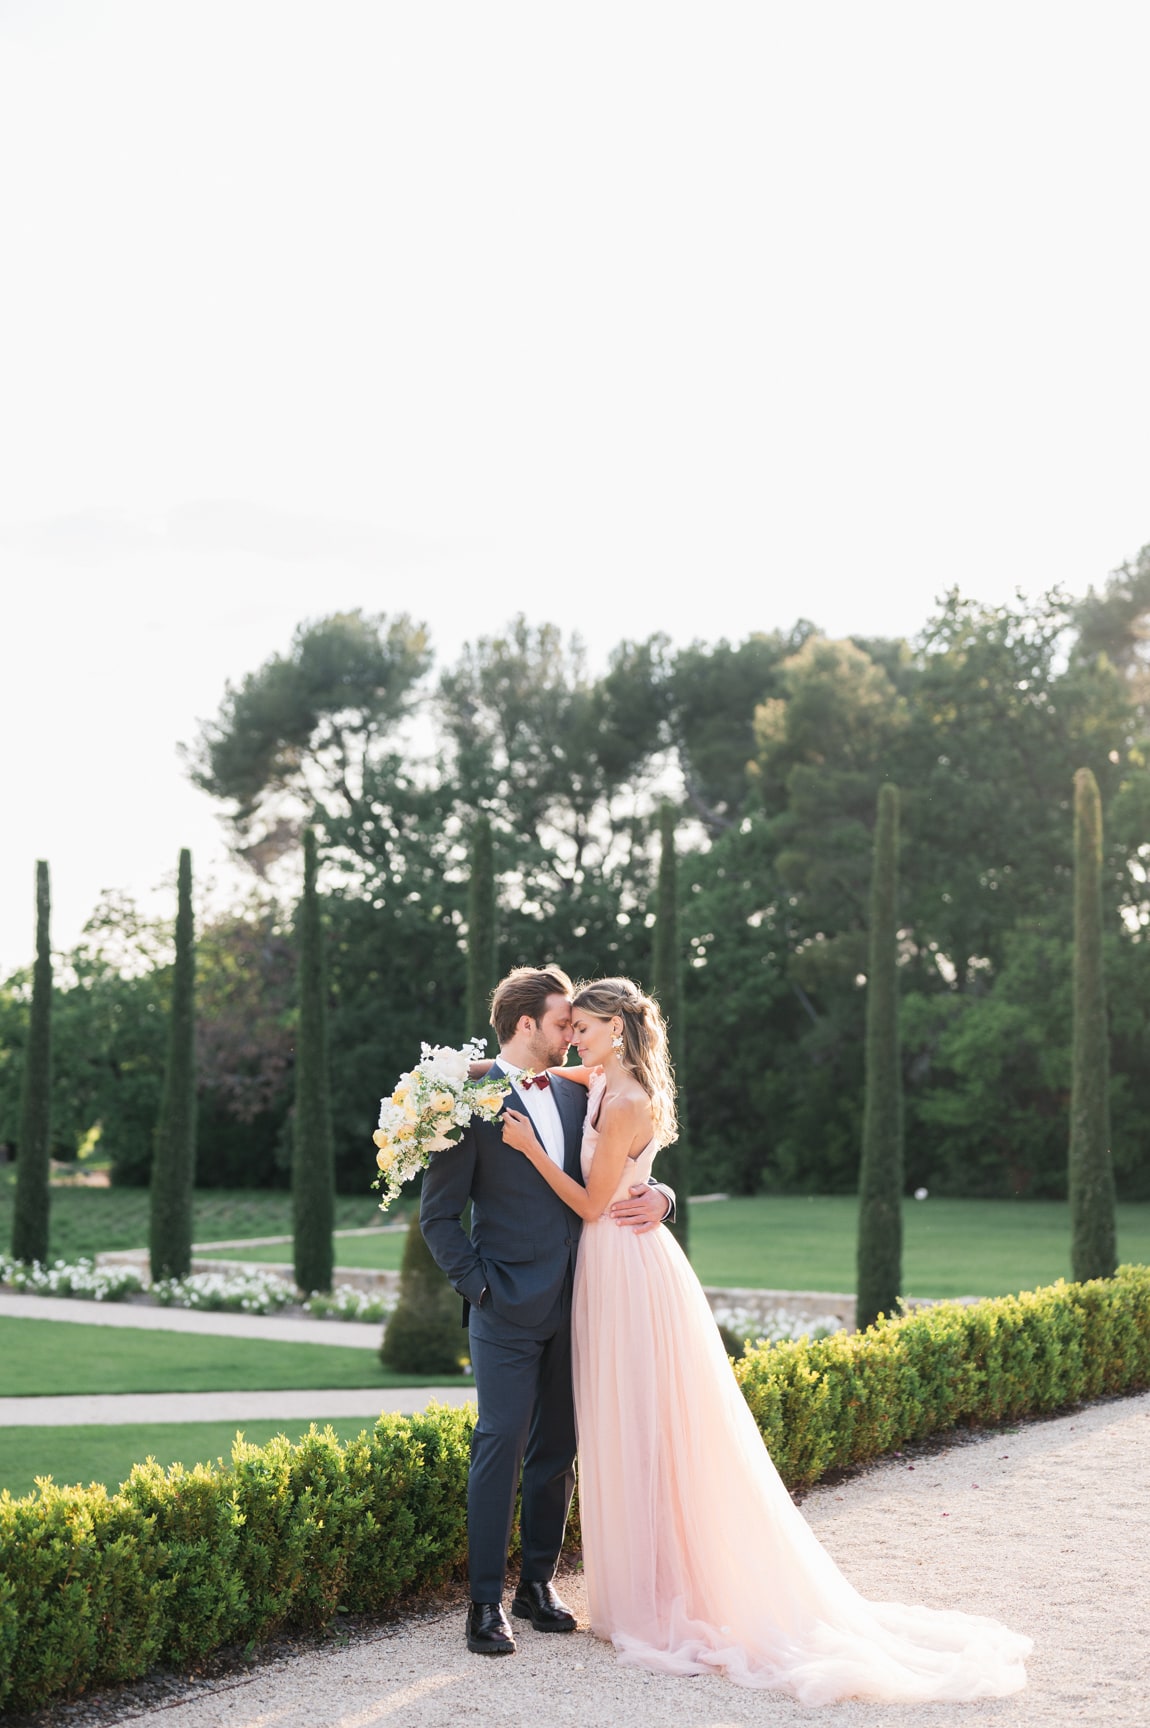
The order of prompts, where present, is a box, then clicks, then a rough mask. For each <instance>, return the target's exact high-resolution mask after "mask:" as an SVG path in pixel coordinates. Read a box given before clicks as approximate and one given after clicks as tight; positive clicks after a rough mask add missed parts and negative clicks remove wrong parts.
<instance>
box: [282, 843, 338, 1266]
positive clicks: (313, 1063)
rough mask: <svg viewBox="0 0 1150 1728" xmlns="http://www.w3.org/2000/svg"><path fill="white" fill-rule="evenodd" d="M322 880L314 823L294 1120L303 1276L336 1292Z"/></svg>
mask: <svg viewBox="0 0 1150 1728" xmlns="http://www.w3.org/2000/svg"><path fill="white" fill-rule="evenodd" d="M315 879H316V843H315V830H314V829H313V828H308V829H307V830H306V831H305V833H304V844H303V898H302V900H301V901H300V906H299V916H298V918H297V920H296V943H297V947H298V955H299V1025H298V1030H297V1034H296V1051H295V1117H294V1121H293V1124H292V1217H293V1221H294V1230H295V1281H296V1283H297V1285H298V1286H299V1288H300V1289H301V1290H307V1291H312V1290H330V1289H331V1274H332V1267H333V1264H334V1258H335V1256H334V1245H333V1240H332V1231H333V1229H334V1227H335V1156H334V1152H333V1148H332V1132H331V1097H330V1092H329V1083H328V1066H327V1001H326V984H325V967H324V956H323V922H322V919H321V917H320V909H319V895H318V894H317V892H316V880H315Z"/></svg>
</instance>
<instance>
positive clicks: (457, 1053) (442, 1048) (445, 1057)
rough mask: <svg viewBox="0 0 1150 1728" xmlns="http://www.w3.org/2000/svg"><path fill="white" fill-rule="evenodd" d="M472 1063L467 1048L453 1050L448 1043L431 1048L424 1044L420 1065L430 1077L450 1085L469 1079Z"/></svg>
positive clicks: (457, 1084) (456, 1084) (459, 1083)
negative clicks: (468, 1074) (468, 1073)
mask: <svg viewBox="0 0 1150 1728" xmlns="http://www.w3.org/2000/svg"><path fill="white" fill-rule="evenodd" d="M470 1063H471V1057H470V1055H469V1054H468V1052H467V1051H466V1050H452V1049H451V1048H450V1046H449V1045H446V1044H439V1045H436V1046H434V1047H433V1048H430V1049H429V1048H428V1046H427V1045H424V1055H423V1060H422V1061H421V1062H420V1067H421V1068H422V1069H423V1072H424V1073H425V1074H426V1075H427V1076H428V1077H429V1078H434V1079H436V1080H443V1081H446V1083H447V1084H448V1085H449V1086H459V1085H461V1084H462V1083H463V1081H464V1080H466V1079H467V1070H468V1067H469V1066H470Z"/></svg>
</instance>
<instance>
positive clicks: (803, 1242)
mask: <svg viewBox="0 0 1150 1728" xmlns="http://www.w3.org/2000/svg"><path fill="white" fill-rule="evenodd" d="M903 1210H904V1222H905V1240H904V1257H903V1263H904V1268H905V1273H906V1280H905V1288H906V1294H907V1295H908V1296H1003V1295H1006V1294H1008V1293H1009V1292H1010V1291H1013V1290H1026V1289H1033V1287H1034V1286H1035V1285H1036V1284H1051V1283H1053V1281H1054V1280H1055V1279H1056V1278H1068V1277H1069V1276H1070V1216H1069V1210H1068V1208H1067V1206H1066V1205H1065V1204H1064V1203H1063V1202H1060V1201H1054V1200H935V1199H927V1200H924V1201H916V1200H908V1201H906V1202H905V1205H904V1209H903ZM857 1217H858V1202H857V1201H856V1200H855V1199H854V1197H853V1196H842V1197H838V1196H828V1195H818V1196H815V1197H814V1198H812V1199H806V1198H804V1197H801V1196H795V1195H785V1196H769V1195H768V1196H763V1197H760V1198H755V1199H750V1200H716V1201H708V1202H707V1203H706V1204H705V1205H702V1206H692V1208H691V1259H692V1262H693V1264H694V1268H695V1271H696V1272H697V1273H698V1275H699V1277H700V1279H701V1280H702V1282H703V1283H704V1284H708V1285H717V1286H719V1287H723V1286H730V1285H736V1286H738V1285H743V1286H747V1287H750V1288H756V1287H757V1288H767V1289H774V1290H837V1291H852V1290H853V1289H854V1287H855V1228H856V1220H857ZM403 1242H404V1238H403V1236H402V1234H399V1233H396V1234H395V1235H391V1234H388V1235H379V1236H374V1235H373V1236H344V1237H341V1238H339V1239H338V1240H337V1241H336V1246H335V1258H336V1265H337V1266H363V1267H371V1268H377V1269H378V1268H389V1269H394V1268H396V1267H398V1265H399V1263H400V1258H401V1256H402V1253H403ZM1118 1247H1119V1253H1120V1257H1121V1258H1122V1259H1123V1260H1136V1261H1147V1260H1150V1205H1145V1204H1141V1205H1126V1206H1119V1208H1118ZM230 1253H231V1255H232V1257H234V1258H235V1259H245V1258H250V1259H253V1260H255V1259H259V1260H261V1261H263V1262H265V1263H266V1262H269V1261H270V1262H276V1261H282V1260H283V1259H284V1251H283V1249H282V1248H274V1247H273V1248H257V1249H248V1250H246V1251H245V1250H243V1249H235V1250H231V1251H230ZM221 1257H222V1256H221Z"/></svg>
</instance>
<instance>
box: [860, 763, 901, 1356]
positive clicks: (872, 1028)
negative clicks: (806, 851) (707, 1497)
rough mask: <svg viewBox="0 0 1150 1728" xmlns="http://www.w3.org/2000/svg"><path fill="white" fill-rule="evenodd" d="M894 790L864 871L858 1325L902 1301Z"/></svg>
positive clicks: (882, 792)
mask: <svg viewBox="0 0 1150 1728" xmlns="http://www.w3.org/2000/svg"><path fill="white" fill-rule="evenodd" d="M898 802H899V800H898V788H897V786H892V785H891V784H890V783H889V781H888V783H887V784H886V785H885V786H880V788H879V794H878V815H877V819H876V821H875V831H874V867H873V869H872V872H871V892H870V934H869V941H868V958H867V983H866V1088H865V1091H864V1094H863V1132H862V1158H861V1161H860V1164H859V1226H858V1286H857V1287H858V1300H857V1304H856V1308H857V1313H858V1323H859V1325H860V1326H869V1325H871V1323H872V1322H873V1321H875V1320H877V1319H878V1318H879V1316H880V1314H893V1313H894V1312H895V1311H896V1309H897V1306H898V1299H899V1297H900V1296H901V1294H902V1184H903V1155H902V1063H901V1060H900V1057H899V1047H898Z"/></svg>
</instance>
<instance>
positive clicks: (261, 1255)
mask: <svg viewBox="0 0 1150 1728" xmlns="http://www.w3.org/2000/svg"><path fill="white" fill-rule="evenodd" d="M406 1240H407V1237H406V1235H405V1234H404V1233H403V1231H401V1230H396V1231H394V1232H393V1231H390V1230H389V1231H387V1232H386V1233H384V1232H383V1231H382V1230H381V1231H380V1233H379V1234H378V1236H375V1235H373V1236H337V1237H336V1239H335V1263H336V1265H337V1266H367V1267H370V1268H372V1269H373V1270H375V1271H379V1270H380V1269H382V1270H384V1271H387V1272H398V1271H399V1268H400V1265H401V1263H402V1261H403V1244H404V1242H405V1241H406ZM207 1258H208V1259H210V1260H244V1261H257V1262H258V1263H259V1264H260V1265H261V1266H269V1265H270V1266H290V1265H291V1243H290V1242H279V1243H268V1244H266V1245H265V1246H264V1247H262V1248H220V1249H213V1250H212V1252H211V1253H210V1254H209V1255H208V1256H207Z"/></svg>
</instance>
